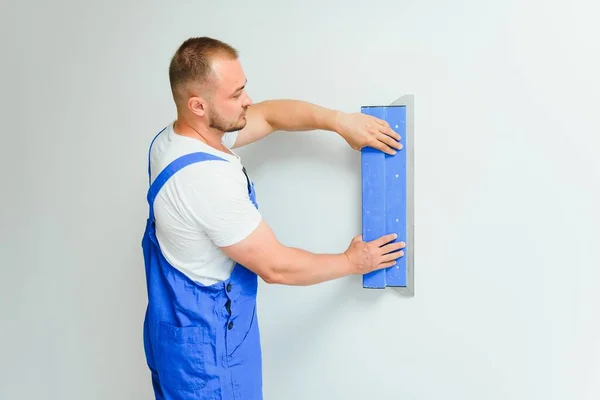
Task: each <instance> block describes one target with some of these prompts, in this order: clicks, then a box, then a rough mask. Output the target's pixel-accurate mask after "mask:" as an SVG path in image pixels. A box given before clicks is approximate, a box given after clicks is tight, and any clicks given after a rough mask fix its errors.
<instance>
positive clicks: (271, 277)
mask: <svg viewBox="0 0 600 400" xmlns="http://www.w3.org/2000/svg"><path fill="white" fill-rule="evenodd" d="M259 276H260V277H261V279H262V280H263V281H265V283H268V284H270V285H289V284H290V282H288V280H287V279H286V277H285V275H284V274H283V273H281V271H278V270H277V268H274V267H272V266H268V267H266V268H264V269H263V270H262V271H261V273H260V274H259Z"/></svg>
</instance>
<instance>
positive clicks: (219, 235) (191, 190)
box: [184, 161, 261, 247]
mask: <svg viewBox="0 0 600 400" xmlns="http://www.w3.org/2000/svg"><path fill="white" fill-rule="evenodd" d="M200 164H203V165H198V166H197V167H196V168H197V169H198V171H197V173H194V176H193V178H190V180H189V181H188V182H186V183H185V185H184V186H185V191H186V195H185V196H186V197H187V198H188V201H187V202H186V203H187V204H186V208H188V209H189V211H190V213H191V214H192V216H193V218H194V219H195V220H196V221H197V222H198V224H199V225H200V228H201V229H203V230H204V231H205V232H206V234H207V235H208V236H209V238H210V239H211V240H212V241H213V243H215V245H217V246H219V247H224V246H231V245H233V244H236V243H238V242H240V241H242V240H243V239H245V238H246V237H248V235H250V234H251V233H252V232H253V231H254V230H255V229H256V228H257V227H258V225H259V224H260V221H261V214H260V213H259V211H258V209H257V208H256V207H255V206H254V203H252V201H251V200H250V196H249V194H248V186H247V181H246V178H245V176H244V173H243V172H242V171H241V169H239V168H238V166H236V165H232V164H230V163H223V162H219V161H216V162H203V163H200ZM190 172H192V171H190Z"/></svg>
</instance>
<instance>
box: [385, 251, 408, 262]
mask: <svg viewBox="0 0 600 400" xmlns="http://www.w3.org/2000/svg"><path fill="white" fill-rule="evenodd" d="M403 255H404V250H400V251H395V252H393V253H388V254H385V255H384V256H383V257H381V261H383V262H388V261H393V260H397V259H398V258H400V257H402V256H403Z"/></svg>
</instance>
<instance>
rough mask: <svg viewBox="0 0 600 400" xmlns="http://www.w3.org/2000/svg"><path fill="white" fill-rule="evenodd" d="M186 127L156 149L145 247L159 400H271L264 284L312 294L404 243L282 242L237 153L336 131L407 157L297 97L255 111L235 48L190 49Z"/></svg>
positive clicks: (371, 132) (384, 261)
mask: <svg viewBox="0 0 600 400" xmlns="http://www.w3.org/2000/svg"><path fill="white" fill-rule="evenodd" d="M169 79H170V83H171V89H172V95H173V98H174V101H175V104H176V107H177V119H176V120H175V121H174V122H173V123H171V124H169V125H168V126H167V127H166V128H164V129H163V130H162V131H161V132H160V133H159V134H158V135H157V136H156V137H155V138H154V140H153V141H152V144H151V146H150V154H149V178H150V189H149V192H148V202H149V205H150V215H149V218H148V222H147V226H146V232H145V234H144V239H143V249H144V260H145V265H146V278H147V290H148V298H149V302H148V308H147V311H146V316H145V320H144V348H145V352H146V359H147V363H148V366H149V368H150V371H151V376H152V383H153V388H154V393H155V396H156V398H157V399H165V400H175V399H177V400H183V399H244V400H255V399H262V372H261V369H262V366H261V363H262V361H261V345H260V335H259V329H258V318H257V315H258V314H257V312H256V290H257V285H258V277H260V278H261V279H263V280H264V281H265V282H267V283H278V284H285V285H312V284H317V283H320V282H325V281H328V280H331V279H336V278H339V277H343V276H346V275H350V274H364V273H367V272H370V271H373V270H376V269H380V268H386V267H390V266H392V265H394V263H395V260H396V259H398V258H399V257H401V256H402V255H403V251H402V250H401V249H402V248H403V247H404V243H395V242H394V240H395V239H396V237H395V236H394V235H386V236H383V237H381V238H379V239H377V240H374V241H372V242H364V241H362V238H361V237H360V236H356V237H354V238H353V239H352V240H351V243H350V245H349V247H348V248H347V250H346V251H345V252H343V253H341V254H314V253H311V252H308V251H305V250H302V249H298V248H293V247H288V246H284V245H282V244H281V243H280V242H279V241H278V240H277V238H276V237H275V235H274V234H273V232H272V230H271V229H270V228H269V225H268V224H267V222H266V221H265V220H264V219H263V218H262V217H261V214H260V212H259V210H258V206H257V202H256V195H255V192H254V184H253V183H252V180H251V179H250V178H249V177H248V175H247V174H246V170H245V168H244V167H243V165H242V162H241V160H240V158H239V157H238V156H237V155H236V154H235V153H234V152H233V151H232V149H235V148H237V147H240V146H244V145H247V144H249V143H252V142H255V141H257V140H259V139H262V138H264V137H266V136H267V135H269V134H270V133H272V132H274V131H299V130H313V129H322V130H328V131H334V132H337V133H338V134H339V135H341V136H342V137H343V138H344V139H345V140H346V141H347V142H348V144H349V145H350V146H351V147H352V148H353V149H356V150H358V149H361V148H362V147H364V146H371V147H375V148H378V149H380V150H382V151H384V152H386V153H388V154H393V153H394V152H395V151H398V150H401V145H400V144H399V142H398V140H399V139H400V138H399V136H398V134H397V133H395V132H394V131H393V130H392V129H391V128H390V127H389V126H388V124H387V123H386V122H385V121H381V120H378V119H376V118H373V117H370V116H367V115H363V114H360V113H356V114H346V113H343V112H340V111H334V110H329V109H326V108H323V107H319V106H317V105H314V104H311V103H307V102H303V101H295V100H273V101H265V102H262V103H259V104H252V101H251V100H250V97H249V96H248V94H247V92H246V90H245V85H246V77H245V75H244V72H243V70H242V67H241V64H240V62H239V60H238V55H237V51H236V50H235V49H233V48H232V47H231V46H229V45H227V44H225V43H223V42H221V41H218V40H216V39H212V38H207V37H202V38H191V39H188V40H186V41H185V42H184V43H183V44H182V45H181V46H180V48H179V49H178V50H177V52H176V53H175V55H174V56H173V58H172V60H171V64H170V67H169Z"/></svg>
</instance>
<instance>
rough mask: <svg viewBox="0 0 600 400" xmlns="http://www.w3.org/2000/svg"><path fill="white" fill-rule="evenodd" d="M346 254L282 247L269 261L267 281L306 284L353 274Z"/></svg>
mask: <svg viewBox="0 0 600 400" xmlns="http://www.w3.org/2000/svg"><path fill="white" fill-rule="evenodd" d="M352 273H353V271H352V268H351V264H350V262H349V260H348V257H347V256H346V254H344V253H341V254H315V253H311V252H308V251H305V250H302V249H298V248H293V247H281V249H280V250H279V251H278V254H277V255H275V256H274V257H273V259H272V262H271V263H269V267H268V273H267V274H266V277H267V279H266V280H267V282H269V283H278V284H283V285H297V286H306V285H314V284H317V283H322V282H326V281H330V280H333V279H337V278H341V277H343V276H346V275H350V274H352Z"/></svg>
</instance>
